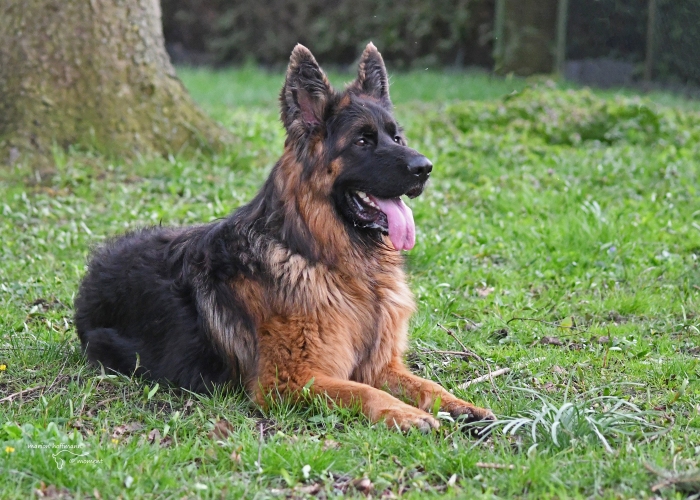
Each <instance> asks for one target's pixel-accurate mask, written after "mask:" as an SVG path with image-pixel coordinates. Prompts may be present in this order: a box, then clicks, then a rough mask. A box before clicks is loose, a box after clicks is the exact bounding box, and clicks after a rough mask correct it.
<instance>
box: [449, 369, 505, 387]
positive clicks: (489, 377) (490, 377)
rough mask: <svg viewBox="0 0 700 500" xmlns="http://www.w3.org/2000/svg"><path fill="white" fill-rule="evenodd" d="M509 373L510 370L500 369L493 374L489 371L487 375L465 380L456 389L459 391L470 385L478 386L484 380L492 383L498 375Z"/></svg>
mask: <svg viewBox="0 0 700 500" xmlns="http://www.w3.org/2000/svg"><path fill="white" fill-rule="evenodd" d="M510 371H512V370H511V369H510V368H501V369H499V370H496V371H493V372H492V371H489V373H488V374H486V375H482V376H481V377H476V378H474V379H471V380H467V381H466V382H464V383H463V384H461V385H458V386H457V387H459V388H460V389H466V388H467V387H469V386H470V385H474V384H478V383H479V382H484V381H485V380H489V381H491V382H492V383H493V379H494V378H496V377H498V376H499V375H503V374H505V373H508V372H510Z"/></svg>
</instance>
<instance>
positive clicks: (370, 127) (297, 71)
mask: <svg viewBox="0 0 700 500" xmlns="http://www.w3.org/2000/svg"><path fill="white" fill-rule="evenodd" d="M280 101H281V107H282V110H281V118H282V122H283V123H284V126H285V128H286V129H287V142H286V147H287V148H288V149H290V148H292V149H294V152H295V155H296V159H297V161H298V163H300V164H301V165H302V166H303V167H302V168H303V177H305V178H306V179H308V180H309V181H311V184H312V185H313V186H314V187H313V189H315V190H316V192H315V193H314V194H315V195H320V196H323V197H326V198H327V199H328V200H329V201H330V203H331V206H332V207H333V208H334V211H335V215H336V217H338V218H339V219H340V220H341V221H342V222H343V223H344V226H345V227H346V229H347V231H351V232H356V233H358V235H360V236H369V237H370V238H371V239H374V240H380V239H381V238H379V236H380V234H381V233H383V234H388V235H389V239H390V240H391V243H392V245H393V246H394V248H395V249H396V250H409V249H411V248H412V247H413V245H414V243H415V225H414V223H413V215H412V213H411V209H410V208H408V207H407V206H406V204H405V203H404V202H403V201H402V200H401V197H402V196H404V195H406V196H408V197H410V198H414V197H416V196H418V195H419V194H421V193H422V192H423V189H424V187H425V184H426V182H427V180H428V177H430V172H431V170H432V168H433V166H432V163H430V161H429V160H428V159H427V158H426V157H425V156H423V155H421V154H420V153H418V152H417V151H415V150H414V149H411V148H409V147H408V146H407V145H406V139H405V137H404V134H403V131H402V129H401V127H400V126H399V125H398V123H397V122H396V120H395V119H394V117H393V114H392V104H391V100H390V98H389V80H388V77H387V73H386V68H385V66H384V61H383V60H382V56H381V55H380V54H379V52H378V51H377V49H376V47H375V46H374V45H373V44H372V43H370V44H369V45H367V48H366V49H365V51H364V52H363V54H362V57H361V59H360V64H359V70H358V76H357V79H356V80H355V81H354V82H352V83H351V84H349V85H348V86H347V87H346V88H345V89H344V91H342V92H336V91H334V90H333V88H332V87H331V85H330V84H329V83H328V79H327V78H326V75H325V74H324V73H323V71H322V70H321V68H320V67H319V65H318V63H317V62H316V60H315V59H314V56H313V55H312V54H311V52H310V51H309V50H308V49H307V48H305V47H303V46H302V45H297V46H296V47H295V48H294V51H293V52H292V56H291V58H290V63H289V68H288V70H287V77H286V81H285V83H284V87H283V88H282V92H281V95H280Z"/></svg>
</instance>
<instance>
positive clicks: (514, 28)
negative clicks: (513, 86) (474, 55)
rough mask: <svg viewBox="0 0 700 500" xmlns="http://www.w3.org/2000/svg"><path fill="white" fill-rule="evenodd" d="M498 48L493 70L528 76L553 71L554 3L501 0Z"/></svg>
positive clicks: (540, 0) (555, 1)
mask: <svg viewBox="0 0 700 500" xmlns="http://www.w3.org/2000/svg"><path fill="white" fill-rule="evenodd" d="M502 1H503V4H504V5H503V10H504V12H503V21H504V22H503V27H502V33H503V37H504V40H503V41H502V45H501V47H502V49H501V53H500V54H496V71H497V72H498V73H500V74H507V73H511V72H512V73H515V74H516V75H521V76H529V75H532V74H535V73H551V72H553V71H554V61H555V58H554V53H555V51H554V48H555V38H556V37H555V33H556V22H557V0H502Z"/></svg>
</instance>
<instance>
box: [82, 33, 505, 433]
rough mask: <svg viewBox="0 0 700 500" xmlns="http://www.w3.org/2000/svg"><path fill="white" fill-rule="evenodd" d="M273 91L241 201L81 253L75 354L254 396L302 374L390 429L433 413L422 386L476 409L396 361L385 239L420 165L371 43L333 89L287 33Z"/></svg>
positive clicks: (392, 274) (310, 384)
mask: <svg viewBox="0 0 700 500" xmlns="http://www.w3.org/2000/svg"><path fill="white" fill-rule="evenodd" d="M280 102H281V118H282V122H283V123H284V126H285V128H286V131H287V138H286V141H285V146H284V153H283V154H282V157H281V158H280V160H279V161H278V162H277V164H276V165H275V167H274V168H273V170H272V172H271V174H270V177H269V178H268V179H267V181H266V182H265V184H264V185H263V187H262V189H261V190H260V192H259V193H258V194H257V196H256V197H255V198H254V199H253V201H251V202H250V203H249V204H248V205H245V206H243V207H242V208H240V209H238V210H237V211H235V212H234V213H233V214H231V215H230V216H229V217H227V218H225V219H223V220H219V221H215V222H212V223H210V224H204V225H201V226H195V227H185V228H165V227H153V228H148V229H142V230H139V231H135V232H132V233H129V234H127V235H125V236H122V237H120V238H117V239H114V240H112V241H110V242H108V243H107V244H106V245H104V246H102V247H101V248H98V249H97V250H96V251H95V252H94V254H93V255H92V257H91V261H90V262H89V266H88V271H87V274H86V276H85V278H84V279H83V281H82V284H81V286H80V291H79V293H78V296H77V298H76V300H75V308H76V313H75V322H76V326H77V330H78V335H79V337H80V340H81V343H82V346H83V349H84V351H85V353H86V355H87V358H88V359H89V360H90V361H91V362H93V363H100V364H102V365H103V366H104V367H105V368H108V369H112V370H115V371H118V372H121V373H125V374H132V373H135V374H139V375H143V376H145V377H148V378H150V379H154V380H163V381H169V382H170V383H172V384H175V385H177V386H180V387H185V388H188V389H190V390H193V391H207V390H210V389H211V387H212V386H215V385H221V384H228V385H229V386H238V387H242V388H244V389H245V390H247V392H248V393H249V394H250V396H251V397H252V398H253V399H254V400H255V401H256V402H258V403H259V404H264V403H265V401H266V397H267V395H268V394H269V393H271V392H272V391H275V390H276V391H278V392H279V394H283V395H289V396H290V397H291V398H292V399H293V400H302V399H303V398H302V397H301V394H302V393H303V392H306V391H302V389H304V388H308V389H309V390H310V391H311V393H312V394H319V395H323V396H324V397H326V398H327V399H328V400H329V402H331V403H332V404H337V405H341V406H349V405H353V404H359V407H360V408H361V410H362V412H363V413H364V414H365V415H367V417H369V419H371V421H373V422H378V421H384V422H386V423H387V425H389V426H392V427H398V428H400V429H402V430H407V429H410V428H412V427H416V428H418V429H420V430H424V431H426V430H430V429H434V428H437V427H438V425H439V424H438V422H437V420H436V419H435V418H433V416H431V414H430V413H428V411H430V409H431V408H433V406H434V404H435V401H436V400H437V401H439V405H440V408H441V409H442V410H443V411H447V412H449V413H450V414H451V415H453V416H455V417H457V416H460V415H463V416H464V417H465V418H466V419H467V420H481V419H492V418H493V415H492V413H491V412H490V411H488V410H485V409H483V408H478V407H475V406H473V405H471V404H470V403H467V402H465V401H462V400H460V399H458V398H456V397H455V396H453V395H452V394H450V393H449V392H447V391H446V390H445V389H443V388H442V387H440V386H439V385H438V384H436V383H433V382H430V381H428V380H424V379H422V378H419V377H417V376H415V375H413V374H411V373H410V372H409V371H408V369H407V368H406V367H405V365H404V361H403V355H404V352H405V350H406V337H407V333H408V321H409V318H410V316H411V314H412V312H413V310H414V302H413V297H412V295H411V292H410V291H409V289H408V287H407V285H406V277H405V274H404V271H403V268H402V264H403V260H402V256H401V255H400V251H402V250H409V249H411V248H412V247H413V245H414V243H415V226H414V223H413V215H412V213H411V210H410V209H409V208H408V207H407V206H406V205H405V204H404V202H403V201H402V200H401V196H403V195H406V196H408V197H410V198H413V197H415V196H418V195H419V194H421V192H422V191H423V188H424V186H425V184H426V181H427V180H428V177H429V175H430V172H431V170H432V164H431V163H430V161H429V160H428V159H427V158H426V157H424V156H422V155H421V154H420V153H418V152H416V151H415V150H413V149H411V148H409V147H408V146H407V145H406V140H405V138H404V135H403V133H402V130H401V128H400V127H399V125H398V124H397V123H396V120H395V119H394V117H393V116H392V104H391V101H390V99H389V83H388V78H387V74H386V69H385V67H384V61H383V60H382V57H381V55H380V54H379V52H378V51H377V49H376V48H375V46H374V45H373V44H371V43H370V44H369V45H368V46H367V48H366V49H365V51H364V53H363V54H362V57H361V60H360V64H359V71H358V77H357V79H356V80H355V81H354V82H353V83H351V84H349V85H348V86H347V87H346V88H345V89H344V91H342V92H337V91H335V90H333V88H331V86H330V84H329V83H328V79H327V78H326V76H325V74H324V73H323V71H322V70H321V68H320V67H319V65H318V64H317V62H316V60H315V59H314V57H313V55H312V54H311V52H310V51H309V50H308V49H306V48H305V47H303V46H302V45H297V46H296V47H295V48H294V51H293V52H292V55H291V58H290V64H289V68H288V70H287V75H286V81H285V83H284V86H283V88H282V92H281V94H280ZM399 398H400V399H399ZM402 400H403V401H406V402H407V403H408V404H407V403H404V402H402Z"/></svg>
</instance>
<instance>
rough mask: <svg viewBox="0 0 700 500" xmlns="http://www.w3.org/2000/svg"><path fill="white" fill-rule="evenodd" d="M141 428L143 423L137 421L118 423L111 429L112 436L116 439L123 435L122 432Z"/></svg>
mask: <svg viewBox="0 0 700 500" xmlns="http://www.w3.org/2000/svg"><path fill="white" fill-rule="evenodd" d="M141 429H143V424H140V423H138V422H131V423H128V424H122V425H118V426H116V427H115V428H114V430H113V431H112V437H113V438H114V439H117V438H119V437H121V436H123V435H124V434H131V433H132V432H135V431H139V430H141Z"/></svg>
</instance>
